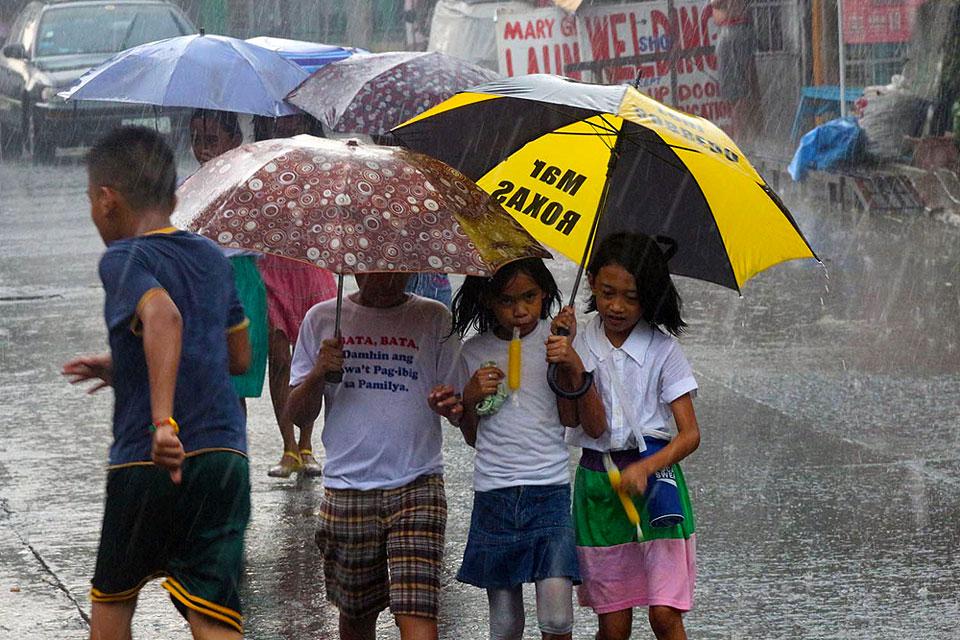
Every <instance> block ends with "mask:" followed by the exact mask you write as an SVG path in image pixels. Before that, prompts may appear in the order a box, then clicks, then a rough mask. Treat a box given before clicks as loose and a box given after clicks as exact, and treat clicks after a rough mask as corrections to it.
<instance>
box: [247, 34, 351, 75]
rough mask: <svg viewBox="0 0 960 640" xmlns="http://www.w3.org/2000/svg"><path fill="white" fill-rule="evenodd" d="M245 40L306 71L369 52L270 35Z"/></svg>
mask: <svg viewBox="0 0 960 640" xmlns="http://www.w3.org/2000/svg"><path fill="white" fill-rule="evenodd" d="M247 42H249V43H250V44H255V45H257V46H258V47H263V48H264V49H270V50H271V51H276V52H277V53H279V54H280V55H281V56H283V57H284V58H286V59H287V60H289V61H290V62H294V63H296V64H297V65H299V66H301V67H303V70H304V71H306V72H307V73H313V72H314V71H316V70H317V69H319V68H320V67H322V66H324V65H326V64H329V63H331V62H336V61H337V60H343V59H344V58H349V57H350V56H352V55H353V54H355V53H369V52H368V51H367V50H366V49H360V48H358V47H341V46H339V45H335V44H321V43H319V42H305V41H303V40H288V39H287V38H271V37H270V36H257V37H256V38H247Z"/></svg>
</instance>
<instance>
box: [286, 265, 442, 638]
mask: <svg viewBox="0 0 960 640" xmlns="http://www.w3.org/2000/svg"><path fill="white" fill-rule="evenodd" d="M357 284H358V285H359V287H360V291H359V292H358V293H355V294H353V295H350V296H347V297H345V298H344V300H343V316H342V323H341V335H342V337H337V336H336V335H335V320H336V308H337V305H336V300H328V301H326V302H321V303H320V304H318V305H316V306H314V307H313V308H312V309H310V311H309V312H308V313H307V316H306V318H304V321H303V324H302V325H301V327H300V337H299V339H298V340H297V346H296V350H295V351H294V354H293V365H292V368H291V372H290V384H291V386H292V387H293V388H292V389H291V391H290V400H289V404H288V410H289V415H290V417H291V418H292V419H293V422H294V423H295V424H297V425H299V426H301V427H302V426H303V425H308V424H310V423H311V422H313V421H314V420H315V419H316V418H317V416H318V414H319V413H320V409H321V408H323V409H324V412H325V413H324V423H323V435H322V440H323V445H324V448H325V450H326V454H327V460H326V467H325V468H324V489H325V491H324V496H323V500H322V502H321V506H320V516H319V527H318V529H317V535H316V541H317V545H318V546H319V547H320V551H321V552H322V553H323V558H324V567H323V568H324V577H325V579H326V591H327V598H328V599H329V600H330V601H331V602H333V604H335V605H336V606H337V608H338V609H339V610H340V638H341V640H373V638H375V636H376V621H377V617H378V615H379V614H380V612H381V611H382V610H383V609H386V608H387V607H389V608H390V612H391V613H392V614H393V616H394V620H395V621H396V624H397V626H398V627H399V628H400V637H401V639H402V640H436V638H437V613H438V604H439V595H440V570H441V568H442V565H443V545H444V531H445V528H446V521H447V500H446V495H445V493H444V487H443V476H442V472H443V463H442V459H441V454H440V444H441V431H440V429H441V427H440V419H439V417H438V416H437V415H436V414H434V413H433V411H432V410H431V409H430V407H429V406H428V405H427V396H428V395H429V393H430V390H431V389H432V388H433V387H434V386H436V385H438V384H440V383H442V382H444V378H445V377H446V376H449V375H450V369H451V364H452V362H453V359H454V357H456V354H455V351H456V349H455V347H456V346H457V345H458V344H459V343H458V341H457V340H456V338H450V339H449V340H446V341H445V339H447V338H448V337H449V336H450V333H451V332H450V312H449V311H448V310H447V308H446V307H445V306H443V305H442V304H440V303H439V302H435V301H433V300H427V299H426V298H421V297H420V296H417V295H413V294H409V293H405V292H404V287H405V286H406V284H407V274H403V273H373V274H365V275H357ZM341 370H342V371H343V372H344V373H343V381H342V382H340V383H331V382H327V381H326V380H325V378H326V375H327V374H328V373H331V372H335V371H341Z"/></svg>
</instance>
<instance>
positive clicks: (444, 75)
mask: <svg viewBox="0 0 960 640" xmlns="http://www.w3.org/2000/svg"><path fill="white" fill-rule="evenodd" d="M498 77H499V74H497V73H495V72H493V71H490V70H488V69H484V68H483V67H478V66H476V65H474V64H470V63H469V62H465V61H463V60H459V59H457V58H452V57H450V56H445V55H443V54H442V53H437V52H435V51H433V52H427V53H425V52H417V51H397V52H390V53H375V54H369V55H355V56H352V57H350V58H346V59H344V60H339V61H337V62H332V63H330V64H328V65H326V66H325V67H323V68H322V69H320V70H319V71H317V72H315V73H314V74H313V75H311V76H310V78H309V79H308V80H306V81H305V82H304V83H303V84H302V85H301V86H299V87H297V89H296V90H294V91H293V92H291V93H290V95H289V96H287V101H288V102H290V103H291V104H295V105H297V106H298V107H300V108H301V109H303V110H304V111H306V112H307V113H309V114H310V115H312V116H314V117H315V118H317V119H318V120H320V122H322V123H323V125H324V126H325V127H326V128H328V129H330V130H333V131H340V132H344V133H365V134H368V135H373V136H376V135H382V134H384V133H386V132H387V131H389V130H390V127H393V126H394V125H397V124H399V123H401V122H403V121H404V120H406V119H407V118H411V117H413V116H415V115H416V114H418V113H420V112H421V111H424V110H426V109H429V108H430V107H432V106H434V105H435V104H438V103H440V102H441V101H443V100H446V99H447V98H449V97H450V96H452V95H453V94H455V93H456V92H458V91H462V90H463V89H466V88H467V87H471V86H474V85H476V84H480V83H483V82H488V81H490V80H493V79H495V78H498Z"/></svg>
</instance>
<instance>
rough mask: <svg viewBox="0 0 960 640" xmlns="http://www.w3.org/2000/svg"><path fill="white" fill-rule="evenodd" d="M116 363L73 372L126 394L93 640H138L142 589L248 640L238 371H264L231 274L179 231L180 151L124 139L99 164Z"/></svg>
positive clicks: (86, 365) (194, 619) (95, 162)
mask: <svg viewBox="0 0 960 640" xmlns="http://www.w3.org/2000/svg"><path fill="white" fill-rule="evenodd" d="M87 171H88V178H89V184H88V188H87V195H88V197H89V199H90V211H91V217H92V218H93V222H94V224H95V225H96V227H97V231H99V233H100V237H101V238H102V239H103V241H104V243H105V244H106V245H107V250H106V252H105V253H104V254H103V257H102V258H101V259H100V266H99V270H100V279H101V280H102V282H103V288H104V292H105V294H106V295H105V297H106V300H105V304H104V312H105V316H106V324H107V330H108V333H109V342H110V353H108V354H103V355H97V356H85V357H80V358H76V359H74V360H71V361H70V362H68V363H66V364H65V365H64V367H63V373H64V374H65V375H67V376H69V378H70V381H71V382H73V383H77V382H83V381H86V380H96V381H98V384H96V385H95V386H94V387H93V388H92V389H91V391H97V390H99V389H102V388H104V387H107V386H112V387H113V390H114V398H115V400H114V413H113V438H114V439H113V445H112V446H111V447H110V461H109V464H110V466H109V467H108V472H107V499H106V507H105V509H104V516H103V529H102V531H101V536H100V546H99V548H98V552H97V564H96V569H95V571H94V576H93V581H92V582H93V588H92V589H91V599H92V600H93V608H92V615H91V623H90V637H91V638H92V639H93V640H106V639H113V638H117V639H121V638H129V637H130V622H131V619H132V618H133V613H134V609H135V608H136V604H137V595H138V593H139V591H140V588H141V587H142V586H143V585H144V584H145V583H146V582H147V581H148V580H150V579H152V578H155V577H158V576H166V577H167V579H166V581H165V582H164V584H163V587H164V588H165V589H166V590H167V591H169V592H170V597H171V599H172V600H173V603H174V604H175V605H176V607H177V609H178V610H179V611H180V613H181V614H182V615H183V616H184V617H185V618H186V619H187V621H188V622H189V623H190V627H191V630H192V632H193V636H194V637H195V638H199V639H212V638H239V637H240V636H241V634H242V630H243V628H242V623H243V619H242V616H241V614H240V600H239V596H238V586H239V582H240V578H241V569H242V560H243V536H244V530H245V529H246V526H247V520H248V518H249V514H250V482H249V470H248V465H247V458H246V447H247V443H246V423H245V418H244V416H243V413H242V411H241V408H240V403H239V402H238V401H237V396H236V394H235V392H234V390H233V387H232V386H231V384H230V377H229V375H230V373H238V372H242V371H244V370H245V369H246V368H247V366H248V364H249V360H250V345H249V341H248V339H247V330H246V326H247V321H246V319H245V317H244V312H243V307H242V306H241V305H240V302H239V300H238V298H237V292H236V289H235V287H234V286H233V279H232V276H231V270H230V264H229V263H228V262H227V260H226V258H224V257H223V255H222V253H221V252H220V250H219V249H218V248H217V247H216V246H215V245H214V244H213V243H212V242H210V241H209V240H206V239H204V238H201V237H200V236H197V235H194V234H192V233H187V232H185V231H179V230H177V229H176V228H174V227H173V226H172V225H171V224H170V214H171V212H172V211H173V208H174V204H175V196H174V189H175V185H176V167H175V165H174V158H173V153H172V151H171V150H170V148H169V147H168V146H167V145H166V143H165V142H164V141H163V139H162V138H161V137H160V135H159V134H157V133H156V132H154V131H151V130H149V129H144V128H140V127H124V128H121V129H117V130H115V131H114V132H112V133H111V134H109V135H107V136H106V137H105V138H103V139H102V140H100V141H99V142H98V143H97V144H96V145H95V146H94V147H93V148H92V149H91V150H90V152H89V154H88V155H87Z"/></svg>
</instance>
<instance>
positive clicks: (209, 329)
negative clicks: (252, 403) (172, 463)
mask: <svg viewBox="0 0 960 640" xmlns="http://www.w3.org/2000/svg"><path fill="white" fill-rule="evenodd" d="M100 279H101V280H102V281H103V288H104V291H105V293H106V301H105V304H104V315H105V317H106V321H107V329H108V331H109V336H110V352H111V355H112V357H113V390H114V402H115V404H114V409H113V439H114V441H113V445H112V446H111V447H110V465H111V466H113V465H122V464H129V463H133V462H144V461H149V460H150V445H151V441H152V438H151V433H150V430H149V427H150V424H151V423H152V421H153V420H152V415H151V410H150V385H149V381H148V378H147V362H146V356H145V354H144V351H143V338H142V336H141V335H140V329H141V327H140V326H139V320H138V318H137V310H138V307H139V305H140V304H141V303H142V302H143V301H144V300H146V299H147V298H149V296H150V295H152V293H151V292H153V291H155V290H161V289H162V290H164V291H166V292H167V294H168V295H169V296H170V298H171V299H172V300H173V302H174V303H175V304H176V305H177V308H178V309H179V310H180V315H181V316H182V318H183V337H182V345H181V351H180V367H179V369H178V371H177V387H176V392H175V396H174V408H173V417H174V419H175V420H176V421H177V423H178V424H179V425H180V441H181V442H182V443H183V448H184V450H185V451H186V452H187V453H188V454H189V453H195V452H198V451H202V450H205V449H231V450H235V451H238V452H241V453H246V450H247V435H246V418H245V417H244V415H243V412H242V410H241V408H240V401H239V400H238V398H237V396H236V394H235V393H234V390H233V385H232V384H231V383H230V372H229V359H228V358H229V356H228V352H227V333H228V332H229V331H231V330H235V329H241V328H243V327H245V326H246V322H247V321H246V318H245V316H244V312H243V306H242V305H241V304H240V300H239V298H238V297H237V290H236V287H235V286H234V283H233V272H232V270H231V267H230V263H229V261H228V260H227V259H226V258H224V257H223V254H222V253H221V251H220V249H219V248H218V247H217V245H215V244H214V243H213V242H211V241H210V240H207V239H206V238H203V237H201V236H198V235H196V234H193V233H188V232H186V231H176V230H174V229H170V230H161V232H155V233H152V234H148V235H143V236H138V237H136V238H126V239H124V240H119V241H117V242H114V243H112V244H110V246H109V247H107V250H106V252H105V253H104V254H103V257H102V258H101V259H100Z"/></svg>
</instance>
